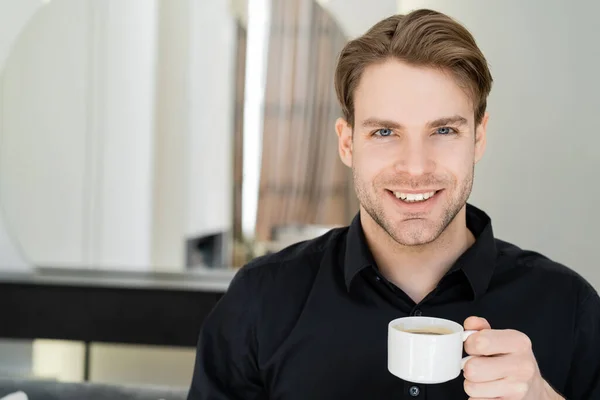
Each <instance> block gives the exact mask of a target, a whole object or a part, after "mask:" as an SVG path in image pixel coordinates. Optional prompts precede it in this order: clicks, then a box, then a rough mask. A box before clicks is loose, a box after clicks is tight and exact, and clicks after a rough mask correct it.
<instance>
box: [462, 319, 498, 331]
mask: <svg viewBox="0 0 600 400" xmlns="http://www.w3.org/2000/svg"><path fill="white" fill-rule="evenodd" d="M464 327H465V330H467V331H480V330H482V329H491V328H492V327H491V326H490V324H489V322H487V320H486V319H485V318H481V317H469V318H467V319H466V320H465V323H464Z"/></svg>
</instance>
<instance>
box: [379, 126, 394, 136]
mask: <svg viewBox="0 0 600 400" xmlns="http://www.w3.org/2000/svg"><path fill="white" fill-rule="evenodd" d="M392 133H393V132H392V130H391V129H388V128H381V129H377V130H376V131H375V135H377V136H383V137H385V136H390V135H391V134H392Z"/></svg>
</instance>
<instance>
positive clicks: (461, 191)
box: [336, 60, 487, 246]
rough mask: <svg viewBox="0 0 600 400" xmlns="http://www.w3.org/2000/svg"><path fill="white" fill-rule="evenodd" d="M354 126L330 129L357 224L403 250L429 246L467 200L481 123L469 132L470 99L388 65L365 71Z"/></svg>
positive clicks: (444, 77) (452, 84)
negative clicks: (345, 169)
mask: <svg viewBox="0 0 600 400" xmlns="http://www.w3.org/2000/svg"><path fill="white" fill-rule="evenodd" d="M354 121H355V123H354V129H352V127H350V126H349V125H348V124H347V123H346V121H344V120H343V119H340V120H338V122H337V125H336V129H337V132H338V137H339V150H340V155H341V158H342V161H343V162H344V163H345V164H346V165H348V166H349V167H351V168H352V171H353V175H354V185H355V189H356V193H357V196H358V200H359V202H360V204H361V213H362V214H363V215H362V217H363V218H364V217H367V218H371V219H372V220H373V221H374V222H375V223H376V224H378V225H379V226H380V227H381V228H383V229H384V230H385V231H386V232H387V233H388V234H389V235H390V236H391V237H392V238H393V239H394V240H395V241H396V242H398V243H399V244H402V245H406V246H414V245H423V244H427V243H430V242H432V241H434V240H436V239H437V238H438V237H439V236H440V234H441V233H442V232H444V230H445V229H446V227H447V226H448V225H449V224H450V223H451V222H452V221H453V220H454V218H455V217H456V215H457V214H458V213H459V212H460V211H461V210H463V209H464V207H465V204H466V202H467V199H468V197H469V195H470V193H471V187H472V184H473V170H474V165H475V163H476V162H477V161H479V159H480V158H481V156H482V155H483V152H484V150H485V127H486V124H487V115H486V116H485V117H484V119H483V121H482V123H481V124H479V126H477V127H476V126H475V122H474V109H473V104H472V101H471V99H470V97H469V96H468V95H467V94H466V93H465V91H464V90H463V89H461V88H460V87H459V86H458V85H457V83H456V81H455V80H454V79H453V78H452V77H451V76H450V75H449V74H448V73H446V72H443V71H441V70H439V69H433V68H425V67H414V66H410V65H408V64H405V63H403V62H400V61H395V60H390V61H386V62H384V63H382V64H376V65H371V66H369V67H367V68H366V69H365V71H364V73H363V76H362V77H361V80H360V83H359V86H358V88H357V89H356V91H355V93H354ZM365 213H366V215H365Z"/></svg>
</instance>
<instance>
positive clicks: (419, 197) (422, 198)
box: [388, 189, 442, 204]
mask: <svg viewBox="0 0 600 400" xmlns="http://www.w3.org/2000/svg"><path fill="white" fill-rule="evenodd" d="M441 191H442V190H441V189H440V190H431V191H427V192H426V191H423V192H417V193H408V192H401V191H400V192H397V191H391V190H388V193H390V194H391V195H392V196H394V197H395V198H396V199H398V200H400V201H402V202H403V203H406V204H415V203H425V202H427V201H428V200H430V199H433V198H434V197H436V196H437V195H438V193H440V192H441Z"/></svg>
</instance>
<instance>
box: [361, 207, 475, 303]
mask: <svg viewBox="0 0 600 400" xmlns="http://www.w3.org/2000/svg"><path fill="white" fill-rule="evenodd" d="M360 220H361V225H362V227H363V230H364V232H365V236H366V239H367V244H368V245H369V248H370V250H371V252H372V253H373V258H374V259H375V262H376V263H377V267H378V268H379V271H380V272H381V273H382V275H383V276H385V277H386V279H388V280H389V281H390V282H392V283H393V284H395V285H396V286H397V287H398V288H400V289H402V290H403V291H404V292H405V293H406V294H407V295H408V296H409V297H410V298H411V299H412V300H413V301H414V302H415V303H417V304H418V303H420V302H421V301H422V300H423V299H424V298H425V296H427V295H428V294H429V293H430V292H431V291H433V290H434V289H435V287H436V286H437V284H438V283H439V281H440V280H441V279H442V277H443V276H444V275H445V274H446V272H448V270H449V269H450V268H451V267H452V265H454V263H455V262H456V260H457V259H458V258H459V257H460V256H461V254H463V253H464V252H465V251H466V250H467V249H468V248H469V247H471V245H472V244H473V243H474V242H475V237H474V236H473V234H472V233H471V231H469V229H468V228H467V223H466V206H465V207H463V208H462V209H461V210H460V212H459V213H458V214H457V215H456V217H455V218H454V220H453V221H452V222H451V223H450V224H449V225H448V227H447V228H446V229H445V230H444V232H442V234H441V235H440V236H439V237H438V238H437V239H436V240H434V241H433V242H431V243H427V244H424V245H418V246H404V245H401V244H399V243H398V242H396V241H395V240H394V239H392V238H391V237H390V236H389V235H388V233H387V232H386V231H385V230H383V229H382V228H381V226H379V224H377V223H376V222H375V221H374V220H373V219H372V218H371V217H370V215H369V214H368V213H367V212H365V211H364V210H362V209H361V214H360Z"/></svg>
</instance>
